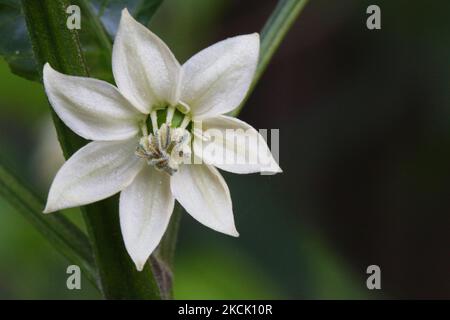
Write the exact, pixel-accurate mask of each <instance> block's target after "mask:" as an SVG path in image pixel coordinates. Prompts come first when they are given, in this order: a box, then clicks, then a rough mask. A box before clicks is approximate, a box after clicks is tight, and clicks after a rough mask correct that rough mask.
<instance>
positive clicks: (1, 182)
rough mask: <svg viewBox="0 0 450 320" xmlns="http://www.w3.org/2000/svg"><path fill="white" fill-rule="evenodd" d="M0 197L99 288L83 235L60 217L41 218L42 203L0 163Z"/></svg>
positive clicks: (56, 215) (88, 244)
mask: <svg viewBox="0 0 450 320" xmlns="http://www.w3.org/2000/svg"><path fill="white" fill-rule="evenodd" d="M0 195H1V196H2V197H3V198H4V199H5V200H6V201H8V202H9V203H10V204H11V205H12V206H13V207H14V208H16V209H17V211H18V212H19V213H21V214H22V215H23V216H24V217H25V218H26V219H27V220H28V221H29V222H30V223H31V224H32V225H33V226H34V227H35V228H36V229H37V230H38V231H39V232H40V233H41V234H42V235H43V236H44V237H45V238H46V239H47V240H48V241H49V242H50V243H51V244H52V245H53V246H54V247H55V248H56V249H57V250H58V251H60V252H61V253H62V254H63V255H65V256H66V257H67V258H68V259H69V261H71V262H72V263H75V264H76V265H78V266H79V267H80V268H81V269H82V270H83V272H84V274H85V275H86V277H87V278H88V279H89V280H90V281H91V282H92V283H93V284H94V285H95V286H98V285H99V283H98V278H97V277H96V271H95V266H94V257H93V256H92V249H91V245H90V243H89V240H88V238H87V237H86V235H85V234H84V233H83V232H82V231H81V230H80V229H79V228H78V227H77V226H75V225H74V224H73V223H72V222H70V221H69V220H68V219H67V218H65V217H64V216H63V215H60V214H57V213H56V214H51V215H44V214H42V209H43V208H44V202H43V201H42V200H41V199H40V198H39V197H37V196H36V195H35V194H34V193H33V192H32V191H31V190H30V189H29V188H27V187H26V186H25V185H24V184H23V183H22V182H21V181H20V180H19V179H18V178H16V177H15V176H14V175H12V174H11V173H10V172H9V171H8V170H7V169H6V168H5V167H4V166H3V165H2V164H0Z"/></svg>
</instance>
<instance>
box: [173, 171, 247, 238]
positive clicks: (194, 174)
mask: <svg viewBox="0 0 450 320" xmlns="http://www.w3.org/2000/svg"><path fill="white" fill-rule="evenodd" d="M170 187H171V189H172V193H173V195H174V196H175V199H177V200H178V202H179V203H180V204H181V205H182V206H183V207H184V209H186V211H187V212H188V213H189V214H190V215H191V216H192V217H194V218H195V219H196V220H197V221H199V222H200V223H202V224H204V225H205V226H207V227H209V228H211V229H213V230H216V231H219V232H222V233H225V234H228V235H231V236H235V237H237V236H239V234H238V232H237V231H236V227H235V226H234V217H233V208H232V204H231V196H230V191H229V190H228V186H227V184H226V182H225V180H224V179H223V177H222V175H221V174H220V173H219V171H217V169H216V168H214V167H212V166H207V165H196V164H186V165H183V166H181V167H180V169H179V171H178V172H177V173H175V174H174V175H173V176H172V178H171V181H170Z"/></svg>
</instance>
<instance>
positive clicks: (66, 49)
mask: <svg viewBox="0 0 450 320" xmlns="http://www.w3.org/2000/svg"><path fill="white" fill-rule="evenodd" d="M68 5H69V2H68V1H67V0H39V1H36V0H22V7H23V9H24V13H25V18H26V21H27V26H28V31H29V34H30V39H31V42H32V44H33V51H34V54H35V57H36V59H37V62H38V65H39V70H42V66H43V65H44V63H46V62H49V63H50V64H51V65H52V66H53V67H54V68H55V69H57V70H59V71H60V72H63V73H65V74H71V75H81V76H88V72H87V68H86V64H85V61H84V58H83V53H82V50H81V46H80V43H79V38H78V33H77V31H76V30H69V29H67V28H66V13H65V10H66V8H67V7H68ZM54 123H55V127H56V128H57V133H58V137H59V140H60V143H61V146H62V148H63V151H64V154H65V156H66V158H67V157H69V156H70V155H72V154H73V153H74V152H75V151H76V150H78V148H79V147H80V146H82V145H83V144H85V141H84V140H82V139H81V138H80V137H78V136H76V135H75V134H74V133H73V132H71V131H70V130H69V129H68V128H67V127H66V126H65V125H64V123H62V122H61V121H60V120H59V119H58V118H57V117H56V116H55V117H54ZM82 211H83V212H84V217H85V221H86V226H87V229H88V233H89V236H90V238H91V241H92V243H91V244H92V247H93V251H94V257H95V262H96V265H97V268H98V274H99V276H100V283H101V290H102V293H103V295H104V296H105V298H108V299H158V298H159V297H160V294H159V288H158V286H157V284H156V282H155V279H154V277H153V274H152V270H151V268H150V267H149V266H147V267H146V268H145V269H144V271H142V272H138V271H137V270H136V268H135V266H134V264H133V262H132V261H131V259H130V257H129V256H128V253H127V251H126V250H125V246H124V244H123V239H122V236H121V232H120V225H119V213H118V199H117V197H113V198H110V199H107V200H104V201H100V202H97V203H95V204H91V205H87V206H85V207H82Z"/></svg>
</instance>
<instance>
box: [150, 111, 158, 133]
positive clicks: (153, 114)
mask: <svg viewBox="0 0 450 320" xmlns="http://www.w3.org/2000/svg"><path fill="white" fill-rule="evenodd" d="M150 119H151V120H152V127H153V133H154V134H156V133H157V132H158V115H157V114H156V110H153V111H152V112H150Z"/></svg>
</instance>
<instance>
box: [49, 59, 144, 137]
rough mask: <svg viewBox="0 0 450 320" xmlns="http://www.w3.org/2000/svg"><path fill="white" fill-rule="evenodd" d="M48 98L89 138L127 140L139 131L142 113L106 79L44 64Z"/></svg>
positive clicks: (56, 109) (62, 117)
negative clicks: (81, 74)
mask: <svg viewBox="0 0 450 320" xmlns="http://www.w3.org/2000/svg"><path fill="white" fill-rule="evenodd" d="M44 85H45V91H46V93H47V96H48V99H49V101H50V103H51V105H52V107H53V109H54V110H55V112H56V113H57V114H58V116H59V118H60V119H61V120H62V121H64V123H65V124H66V125H67V126H68V127H69V128H70V129H72V131H74V132H75V133H77V134H78V135H79V136H82V137H83V138H85V139H88V140H104V141H110V140H124V139H128V138H130V137H132V136H134V135H136V133H137V132H138V129H139V126H138V122H139V120H140V119H141V118H143V115H142V114H141V113H140V112H139V111H138V110H137V109H135V108H134V107H133V106H132V105H131V104H130V102H128V101H127V100H126V99H125V98H124V97H123V96H122V94H121V93H120V92H119V91H118V90H117V89H116V88H115V87H114V86H112V85H110V84H109V83H107V82H104V81H100V80H96V79H92V78H83V77H74V76H68V75H65V74H62V73H59V72H57V71H55V70H53V69H52V67H51V66H50V65H49V64H48V63H47V64H46V65H45V66H44Z"/></svg>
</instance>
